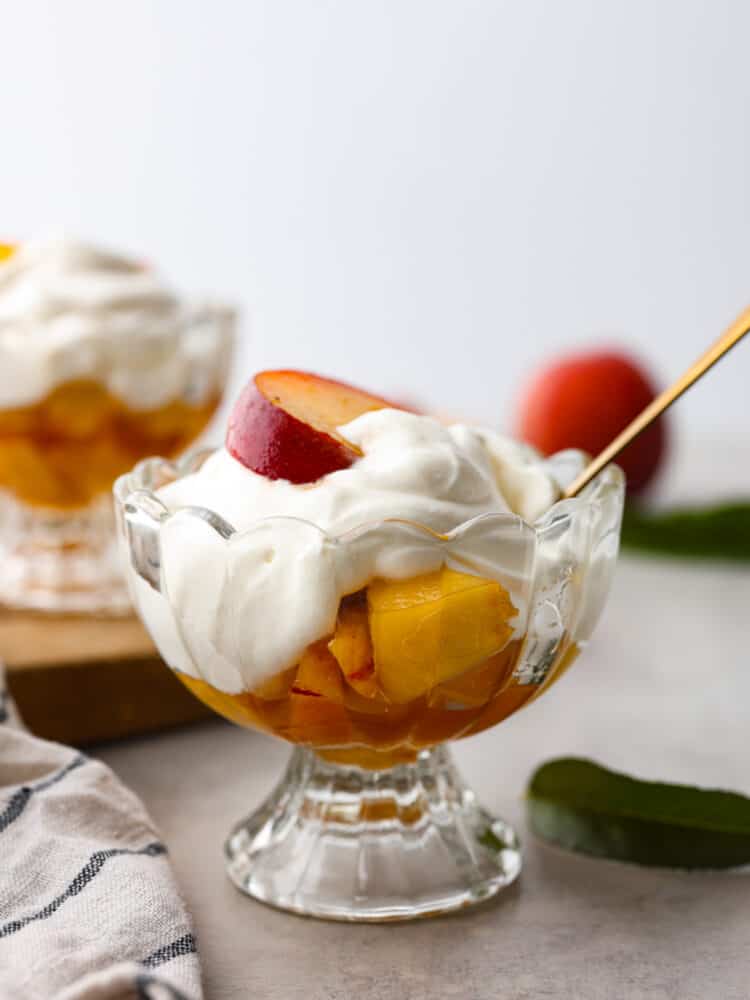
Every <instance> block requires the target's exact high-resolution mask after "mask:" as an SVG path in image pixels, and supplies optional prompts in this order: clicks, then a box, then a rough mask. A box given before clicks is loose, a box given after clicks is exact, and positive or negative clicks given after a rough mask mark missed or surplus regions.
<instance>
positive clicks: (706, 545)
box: [622, 502, 750, 562]
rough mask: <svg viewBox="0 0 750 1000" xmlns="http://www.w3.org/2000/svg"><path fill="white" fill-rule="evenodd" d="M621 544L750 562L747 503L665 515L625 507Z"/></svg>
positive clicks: (696, 557) (688, 555) (704, 557)
mask: <svg viewBox="0 0 750 1000" xmlns="http://www.w3.org/2000/svg"><path fill="white" fill-rule="evenodd" d="M622 544H623V546H624V547H626V548H633V549H642V550H646V551H650V552H657V553H661V554H666V555H672V556H684V557H689V558H694V559H730V560H732V561H733V562H750V503H739V502H738V503H727V504H722V505H720V506H712V507H692V508H685V509H682V510H673V511H664V512H648V511H644V510H640V509H639V508H637V507H628V508H627V509H626V511H625V516H624V518H623V522H622Z"/></svg>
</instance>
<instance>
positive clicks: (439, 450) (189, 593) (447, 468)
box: [129, 409, 559, 693]
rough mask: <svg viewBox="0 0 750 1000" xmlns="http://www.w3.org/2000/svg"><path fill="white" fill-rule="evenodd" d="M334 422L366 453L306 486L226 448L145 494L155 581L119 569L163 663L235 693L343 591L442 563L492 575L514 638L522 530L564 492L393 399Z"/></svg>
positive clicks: (484, 440)
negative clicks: (506, 602) (505, 593)
mask: <svg viewBox="0 0 750 1000" xmlns="http://www.w3.org/2000/svg"><path fill="white" fill-rule="evenodd" d="M339 432H340V433H341V435H342V436H343V437H344V438H346V439H347V440H349V441H351V442H352V443H353V444H355V445H357V447H358V448H359V449H360V450H361V451H362V453H363V454H362V457H361V458H359V459H358V460H356V461H355V462H354V464H353V465H352V466H351V467H350V468H347V469H342V470H340V471H337V472H333V473H330V474H329V475H327V476H324V477H323V478H322V479H320V480H319V481H317V482H315V483H311V484H309V485H304V486H300V485H294V484H292V483H290V482H287V481H285V480H270V479H267V478H266V477H264V476H260V475H257V474H256V473H254V472H252V471H251V470H249V469H247V468H245V466H243V465H242V464H241V463H240V462H239V461H237V460H236V459H235V458H233V457H232V456H231V455H230V454H229V453H228V452H227V451H226V450H225V449H221V450H219V451H217V452H215V453H214V454H213V455H212V456H211V457H209V458H208V459H207V460H206V461H205V462H204V464H203V465H202V466H201V468H200V469H199V470H198V471H197V472H195V473H193V474H190V475H186V476H184V477H181V478H178V479H176V480H175V481H174V482H172V483H170V484H169V485H167V486H164V487H162V488H161V489H159V490H158V491H157V492H156V496H157V498H158V500H159V501H160V502H161V503H162V504H163V505H164V507H165V508H166V510H165V512H164V513H165V516H163V517H162V518H161V519H160V520H159V522H158V524H159V527H158V529H157V530H158V555H155V556H154V557H151V556H149V557H148V559H147V562H148V563H149V564H150V565H157V566H159V565H160V571H159V580H158V587H159V590H157V589H154V588H153V587H152V586H151V585H150V584H149V583H148V582H147V581H146V580H145V579H144V578H143V576H142V574H141V575H139V574H138V573H137V572H136V571H135V570H134V568H133V566H132V565H131V564H130V563H129V576H130V580H131V586H132V589H133V594H134V598H135V601H136V604H137V607H138V610H139V611H140V613H141V616H142V617H143V619H144V621H145V624H146V626H147V627H148V628H149V629H150V631H151V633H152V635H153V636H154V638H155V640H156V642H157V644H158V646H159V649H160V651H161V653H162V655H163V656H164V658H165V659H166V660H167V662H168V663H169V664H170V665H171V666H172V667H173V668H175V669H177V670H181V671H183V672H184V673H187V674H189V675H191V676H194V677H200V678H202V679H203V680H205V681H207V682H208V683H209V684H212V685H213V686H214V687H217V688H220V689H221V690H224V691H227V692H230V693H235V692H238V691H241V690H244V689H248V688H253V687H255V686H257V685H258V684H259V683H261V682H262V681H264V680H265V679H267V678H268V677H270V676H273V675H274V674H275V673H277V672H279V671H280V670H283V669H285V668H287V667H289V666H290V665H292V664H294V663H295V662H297V661H298V660H299V658H300V656H301V654H302V653H303V651H304V650H305V648H306V647H307V646H308V645H309V644H310V643H312V642H315V641H317V640H319V639H321V638H323V637H324V636H326V635H329V634H331V633H332V632H333V629H334V627H335V622H336V614H337V610H338V606H339V603H340V601H341V598H342V597H344V596H345V595H346V594H349V593H353V592H354V591H356V590H359V589H360V588H362V587H365V586H366V585H367V584H368V583H369V582H370V581H371V580H373V579H374V578H376V577H384V578H386V579H403V578H407V577H411V576H415V575H417V574H421V573H427V572H431V571H433V570H436V569H438V568H439V567H440V566H441V565H443V564H447V565H449V566H451V567H452V568H454V569H457V570H459V571H463V572H469V573H475V574H478V575H482V576H485V577H488V578H492V579H497V580H499V581H500V582H501V583H502V584H503V585H504V586H505V587H506V588H507V589H508V590H509V591H510V594H511V597H512V599H513V602H514V605H515V606H516V608H518V612H519V613H518V615H517V618H516V620H515V622H513V623H512V624H514V626H515V629H516V634H519V635H520V634H522V633H523V631H524V629H525V625H526V619H527V612H528V606H529V599H530V594H531V586H532V578H533V573H534V557H535V541H536V539H535V534H534V531H533V530H532V529H531V528H530V527H529V524H530V523H531V522H533V521H535V520H536V519H537V518H538V517H539V516H540V515H541V514H543V513H544V512H545V511H546V510H548V509H549V507H550V506H551V505H552V504H553V503H554V502H555V501H556V500H557V499H558V496H559V485H558V483H557V482H556V481H555V479H554V478H553V476H552V475H551V474H550V472H549V471H548V470H547V469H546V467H545V464H544V462H543V460H542V459H541V458H540V457H539V456H538V455H537V453H536V452H534V451H533V450H531V449H529V448H526V447H525V446H522V445H520V444H516V443H515V442H513V441H511V440H509V439H508V438H505V437H502V436H501V435H499V434H496V433H495V432H493V431H490V430H482V429H474V428H470V427H466V426H462V425H454V426H450V427H446V426H444V425H442V424H440V423H439V422H438V421H436V420H434V419H432V418H430V417H424V416H417V415H415V414H412V413H406V412H403V411H399V410H390V409H388V410H378V411H375V412H371V413H366V414H364V415H363V416H361V417H359V418H357V419H356V420H354V421H352V422H351V423H349V424H347V425H345V426H343V427H341V428H339ZM167 512H169V514H170V515H171V516H166V513H167ZM509 514H517V515H519V517H520V518H523V521H521V520H519V519H518V518H514V517H509V516H508V515H509ZM498 515H499V516H498ZM524 522H526V523H524ZM435 533H440V536H438V535H436V534H435ZM446 535H447V536H448V537H447V538H446V537H445V536H446ZM159 591H161V592H159Z"/></svg>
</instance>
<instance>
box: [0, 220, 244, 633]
mask: <svg viewBox="0 0 750 1000" xmlns="http://www.w3.org/2000/svg"><path fill="white" fill-rule="evenodd" d="M233 328H234V316H233V313H232V312H231V310H229V309H226V308H224V307H220V306H217V305H213V304H209V303H205V304H195V305H194V304H186V303H184V302H182V301H181V300H179V299H177V298H176V297H175V296H174V295H173V294H172V293H171V292H169V291H168V290H167V289H165V287H164V286H163V285H162V284H161V281H160V280H159V279H158V278H157V277H156V276H155V274H154V273H153V272H152V271H151V270H150V269H148V268H147V267H146V266H144V265H143V264H141V263H139V262H132V261H129V260H126V259H124V258H122V257H118V256H115V255H113V254H110V253H107V252H104V251H101V250H98V249H95V248H92V247H88V246H85V245H82V244H78V243H74V242H72V241H69V240H64V239H61V240H50V241H44V242H30V243H27V244H22V245H20V246H18V247H15V248H12V247H7V246H6V247H5V250H4V252H3V253H2V254H0V557H1V558H2V564H3V572H2V574H1V575H0V603H2V604H5V605H7V606H13V607H24V608H32V609H36V610H42V611H53V612H111V613H119V612H124V611H127V610H129V608H130V604H129V601H128V597H127V588H126V586H125V582H124V580H123V576H122V571H121V567H120V566H119V560H118V558H117V546H116V540H115V531H114V518H113V511H112V503H111V488H112V483H113V482H114V480H115V479H116V478H117V476H118V475H121V474H122V473H123V472H124V471H126V470H127V469H129V468H132V466H133V464H134V463H135V462H137V461H139V460H141V459H142V458H144V457H145V456H147V455H152V454H163V455H168V456H170V457H175V456H177V455H179V454H180V453H181V452H183V451H184V449H185V448H186V447H187V446H188V445H189V444H191V443H192V442H193V441H194V440H195V438H196V437H197V436H198V435H199V434H200V433H201V431H202V430H203V429H204V428H205V426H206V425H207V423H208V421H209V420H210V418H211V416H212V415H213V413H214V411H215V410H216V408H217V406H218V403H219V400H220V398H221V395H222V392H223V388H224V382H225V379H226V375H227V369H228V364H229V359H230V355H231V346H232V339H233Z"/></svg>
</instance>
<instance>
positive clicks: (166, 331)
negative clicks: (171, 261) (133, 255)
mask: <svg viewBox="0 0 750 1000" xmlns="http://www.w3.org/2000/svg"><path fill="white" fill-rule="evenodd" d="M233 327H234V314H233V312H232V310H230V309H228V308H225V307H219V306H216V305H212V304H208V303H206V304H203V305H196V306H194V305H187V304H186V303H184V302H182V301H181V300H180V299H179V298H178V297H176V296H175V294H174V293H173V292H171V291H170V290H169V289H168V288H167V287H166V286H165V285H164V284H163V283H162V280H161V279H160V278H159V277H158V276H157V275H156V274H155V273H154V272H153V271H152V270H150V269H149V268H148V267H147V266H146V265H144V264H143V263H141V262H138V261H133V260H128V259H127V258H125V257H122V256H119V255H116V254H113V253H109V252H108V251H105V250H100V249H98V248H96V247H92V246H89V245H86V244H83V243H78V242H75V241H72V240H68V239H52V240H43V241H36V242H28V243H24V244H22V245H21V246H20V247H19V248H18V249H17V250H16V251H15V252H14V253H13V254H12V255H11V256H10V257H9V258H8V259H7V260H5V261H2V262H0V408H2V409H10V408H15V407H21V406H28V405H32V404H34V403H36V402H38V401H39V400H41V399H43V398H44V397H45V396H46V395H48V394H49V392H51V391H52V390H53V389H54V388H55V387H56V386H57V385H60V384H61V383H63V382H67V381H69V380H72V379H81V378H85V379H94V380H96V381H99V382H101V383H103V384H105V385H106V386H107V387H108V388H109V389H110V391H111V392H112V393H113V394H114V395H115V396H117V397H118V398H120V399H122V400H123V402H125V403H126V404H127V405H128V406H129V407H131V408H132V409H136V410H149V409H156V408H158V407H160V406H163V405H165V404H167V403H169V402H171V401H172V400H175V399H178V398H181V399H184V400H185V401H186V402H189V403H192V404H194V405H200V404H201V403H203V402H205V401H207V400H208V399H209V398H211V397H212V396H213V395H216V394H218V392H219V391H220V389H221V387H222V384H223V382H224V380H225V377H226V371H227V368H228V364H229V358H230V353H231V344H232V336H233Z"/></svg>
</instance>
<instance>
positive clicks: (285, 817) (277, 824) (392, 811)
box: [225, 746, 521, 921]
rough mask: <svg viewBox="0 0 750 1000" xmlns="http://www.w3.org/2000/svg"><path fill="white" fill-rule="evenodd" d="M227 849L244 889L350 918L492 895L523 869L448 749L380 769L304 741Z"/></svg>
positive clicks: (409, 912)
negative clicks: (341, 759) (321, 752)
mask: <svg viewBox="0 0 750 1000" xmlns="http://www.w3.org/2000/svg"><path fill="white" fill-rule="evenodd" d="M225 854H226V860H227V871H228V873H229V876H230V878H231V879H232V881H233V882H234V884H235V885H236V886H237V887H238V888H239V889H240V890H242V892H245V893H247V894H248V895H249V896H253V897H254V898H255V899H259V900H261V901H262V902H264V903H269V904H271V905H272V906H276V907H279V908H280V909H283V910H291V911H293V912H295V913H300V914H304V915H306V916H312V917H322V918H326V919H329V920H347V921H386V920H388V921H390V920H411V919H413V918H415V917H424V916H436V915H438V914H441V913H448V912H450V911H453V910H458V909H461V908H463V907H465V906H469V905H471V904H473V903H479V902H481V901H483V900H486V899H489V898H490V897H491V896H494V895H495V894H496V893H497V892H499V891H500V890H501V889H503V888H504V887H505V886H507V885H509V884H510V883H511V882H513V880H514V879H515V878H516V877H517V876H518V874H519V872H520V870H521V854H520V849H519V844H518V839H517V837H516V835H515V833H514V831H513V830H512V829H511V827H509V826H508V824H507V823H504V822H503V821H502V820H500V819H495V818H494V817H492V816H490V815H489V814H488V813H486V812H485V810H484V809H482V808H481V807H480V806H479V805H478V804H477V802H476V800H475V797H474V793H473V792H472V791H471V790H470V789H469V788H467V787H466V785H465V784H464V783H463V781H462V780H461V778H460V776H459V774H458V772H457V771H456V769H455V767H454V766H453V764H452V762H451V759H450V755H449V753H448V750H447V749H446V747H444V746H441V747H437V748H435V749H433V750H424V751H422V752H421V753H420V754H419V756H418V758H417V760H416V761H415V762H414V763H411V764H399V765H397V766H395V767H392V768H390V769H388V770H384V771H366V770H363V769H362V768H358V767H351V766H343V765H340V764H332V763H328V762H327V761H324V760H322V759H321V758H320V757H318V756H317V755H316V754H315V753H313V752H312V751H310V750H305V749H301V748H297V749H295V751H294V753H293V755H292V758H291V761H290V763H289V766H288V768H287V771H286V774H285V775H284V777H283V778H282V780H281V782H280V783H279V785H278V786H277V788H276V789H275V790H274V791H273V792H272V794H271V795H270V796H269V798H268V799H267V800H266V801H265V803H264V804H263V805H262V806H261V807H260V808H259V809H258V810H256V812H254V813H252V815H250V816H249V817H248V818H247V819H246V820H244V821H243V822H241V823H240V824H239V825H238V826H237V827H236V828H235V829H234V831H233V832H232V834H231V835H230V837H229V839H228V840H227V842H226V845H225Z"/></svg>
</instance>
